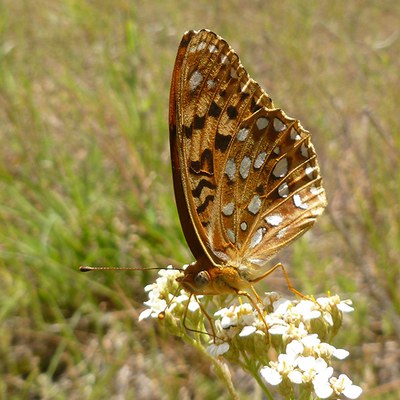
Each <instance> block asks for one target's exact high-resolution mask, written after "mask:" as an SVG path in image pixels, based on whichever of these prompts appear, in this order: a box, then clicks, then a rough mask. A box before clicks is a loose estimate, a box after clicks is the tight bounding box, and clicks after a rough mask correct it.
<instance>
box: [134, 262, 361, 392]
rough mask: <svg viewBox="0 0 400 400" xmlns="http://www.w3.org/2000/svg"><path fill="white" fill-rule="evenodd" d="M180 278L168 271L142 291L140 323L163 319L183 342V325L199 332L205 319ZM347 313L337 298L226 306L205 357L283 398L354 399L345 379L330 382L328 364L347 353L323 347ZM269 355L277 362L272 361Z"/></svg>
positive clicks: (272, 296)
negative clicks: (305, 394)
mask: <svg viewBox="0 0 400 400" xmlns="http://www.w3.org/2000/svg"><path fill="white" fill-rule="evenodd" d="M181 273H182V272H181V271H179V270H174V269H172V267H170V268H169V269H165V270H160V271H159V277H158V278H157V280H156V282H155V283H153V284H151V285H148V286H146V288H145V291H146V292H148V296H149V300H148V301H146V302H145V303H144V304H145V305H146V306H147V307H148V308H147V309H146V310H144V311H143V312H142V313H141V314H140V316H139V320H143V319H145V318H149V317H152V318H159V319H162V318H161V317H160V315H162V316H167V317H168V318H166V320H167V322H168V321H169V327H172V328H173V329H172V330H171V332H173V333H174V334H178V335H180V336H183V337H185V335H186V336H188V333H187V332H185V327H187V326H188V325H189V326H190V327H191V328H194V329H190V330H191V331H194V332H204V329H205V328H204V319H205V318H204V317H205V315H203V312H202V310H201V308H200V305H199V303H198V299H199V298H200V297H201V296H197V299H196V298H195V297H194V296H188V294H187V293H186V292H185V291H184V290H182V289H181V288H180V287H179V283H178V282H177V281H176V278H177V277H178V276H180V275H181ZM188 301H189V303H188ZM203 309H204V306H203ZM351 311H353V308H352V306H351V301H349V300H345V301H341V300H340V298H339V297H338V296H330V297H321V298H318V299H316V300H310V299H301V300H294V301H290V300H288V299H285V298H282V297H280V296H279V295H278V294H277V293H275V292H271V293H266V295H265V298H264V299H263V302H262V304H255V303H254V304H251V303H243V304H238V305H231V306H230V307H228V308H222V309H219V310H218V311H217V312H215V313H214V317H215V318H214V319H213V327H211V330H212V333H210V336H211V337H212V342H211V344H209V346H208V347H207V351H208V353H209V354H210V355H212V356H214V357H220V356H223V357H224V358H225V359H227V360H230V361H232V362H235V363H239V364H240V365H242V366H243V367H244V368H245V369H246V370H247V371H248V372H249V373H251V374H252V375H253V376H255V375H256V374H259V375H260V376H261V377H262V379H263V380H264V381H265V382H266V383H268V384H270V385H272V386H277V387H278V389H279V390H280V391H281V393H282V394H283V395H284V396H286V397H287V398H291V395H292V394H293V393H295V392H296V391H297V392H299V391H300V392H301V391H302V390H303V391H304V389H305V390H313V391H314V393H315V394H316V395H317V396H318V397H319V398H321V399H328V398H330V399H338V398H340V396H341V395H344V396H345V397H347V398H349V399H356V398H358V397H359V396H360V395H361V393H362V389H361V388H360V387H359V386H356V385H353V383H352V381H351V380H350V379H349V378H348V377H347V376H346V375H344V374H341V375H339V376H338V377H335V376H334V369H333V367H332V366H331V364H332V360H333V359H337V360H342V359H344V358H346V357H347V356H348V354H349V353H348V352H347V351H346V350H343V349H337V348H335V347H334V346H332V345H331V344H329V343H327V341H328V340H330V339H331V338H332V337H333V336H334V335H335V334H336V333H337V331H338V330H339V328H340V326H341V323H342V315H343V313H347V312H351ZM166 313H167V314H166ZM207 319H208V320H209V319H210V317H209V316H208V315H207ZM185 320H187V321H186V323H185V322H183V321H185ZM182 322H183V323H182ZM187 324H188V325H187ZM213 328H214V329H213ZM186 331H187V330H186ZM199 340H200V339H199ZM203 340H204V337H203ZM274 353H275V354H276V355H277V356H275V357H273V356H272V357H271V354H274ZM271 358H272V360H271ZM310 388H311V389H310ZM285 392H286V393H285Z"/></svg>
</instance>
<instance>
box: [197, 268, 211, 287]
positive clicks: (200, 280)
mask: <svg viewBox="0 0 400 400" xmlns="http://www.w3.org/2000/svg"><path fill="white" fill-rule="evenodd" d="M209 282H210V275H209V274H208V272H207V271H200V272H199V273H198V274H197V275H196V276H195V277H194V283H195V285H196V288H197V289H201V288H203V287H205V286H207V285H208V283H209Z"/></svg>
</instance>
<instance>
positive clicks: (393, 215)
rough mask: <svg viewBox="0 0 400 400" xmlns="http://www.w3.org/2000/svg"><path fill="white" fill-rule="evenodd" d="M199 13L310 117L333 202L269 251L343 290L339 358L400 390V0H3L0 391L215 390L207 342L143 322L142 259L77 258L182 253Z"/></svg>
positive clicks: (278, 283)
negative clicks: (172, 99) (188, 340)
mask: <svg viewBox="0 0 400 400" xmlns="http://www.w3.org/2000/svg"><path fill="white" fill-rule="evenodd" d="M200 28H209V29H211V30H213V31H215V32H216V33H218V34H220V35H221V36H223V37H224V38H225V39H227V41H228V42H229V43H230V44H231V45H232V46H233V48H234V49H235V50H237V51H238V53H239V55H240V56H241V59H242V62H243V64H244V66H245V67H246V68H247V70H248V71H249V73H250V74H251V75H252V76H253V77H254V78H255V79H256V80H257V81H258V82H259V83H260V84H261V85H262V86H263V87H264V88H265V89H266V91H267V92H268V93H269V94H270V95H271V97H272V98H273V99H274V102H275V104H276V105H277V106H279V107H282V108H283V109H284V110H285V111H286V113H287V114H288V115H290V116H292V117H296V118H299V119H300V120H301V122H302V124H303V126H304V127H305V128H306V129H308V130H310V131H311V132H312V134H313V143H314V144H315V147H316V149H317V152H318V155H319V160H320V165H321V170H322V175H323V177H324V182H325V187H326V191H327V194H328V200H329V206H328V209H327V212H326V213H325V214H324V215H323V216H322V217H321V218H320V219H319V221H318V223H317V224H316V226H315V227H314V229H312V231H311V232H309V233H308V234H307V235H306V236H305V237H303V238H302V239H300V240H298V241H297V242H296V243H295V244H294V245H293V246H291V247H290V248H289V249H287V250H285V251H283V252H282V253H281V254H280V255H279V258H278V259H279V260H280V261H283V262H284V263H285V264H286V266H287V268H288V271H289V274H290V276H291V277H292V279H293V281H294V284H295V287H296V288H297V289H299V290H301V291H302V292H303V293H312V294H315V295H320V294H322V295H323V294H326V292H327V291H330V292H331V293H338V294H340V295H341V297H342V298H351V299H353V301H354V304H355V308H356V311H355V312H354V313H353V314H351V315H349V316H347V317H346V319H345V324H346V327H345V329H344V330H343V331H342V333H341V334H340V335H339V337H337V338H336V341H335V342H334V344H335V345H336V346H337V347H344V348H346V349H348V350H349V351H350V352H351V356H350V357H349V359H347V360H346V361H344V362H343V361H342V362H340V364H341V365H340V368H341V369H342V371H343V372H345V373H347V374H349V375H350V376H351V377H352V379H353V380H354V382H355V383H356V384H360V385H361V386H363V388H364V390H365V394H364V397H363V398H365V399H398V393H399V391H400V379H399V370H400V346H399V339H400V315H399V314H400V294H399V293H400V292H399V290H398V287H399V284H400V273H399V272H400V267H399V263H400V261H399V259H400V250H399V249H400V206H399V203H400V202H399V200H400V174H399V153H400V132H399V117H398V113H399V106H400V79H399V71H400V57H399V54H400V3H398V2H394V1H380V2H377V1H372V0H370V1H361V0H355V1H351V2H347V1H336V2H319V1H306V2H304V1H288V0H283V1H280V2H272V1H248V2H243V1H238V0H237V1H235V0H228V1H224V0H221V1H219V2H208V1H204V0H199V1H196V2H194V1H193V2H184V1H182V0H177V1H170V2H168V1H160V0H159V1H152V2H150V1H149V2H145V1H136V2H135V1H126V0H115V1H105V0H92V1H84V0H58V1H55V0H37V1H29V0H28V1H24V0H3V1H2V2H1V3H0V35H1V39H0V138H1V146H0V338H1V340H0V360H1V361H0V399H175V398H180V399H216V398H218V399H227V398H228V397H227V396H228V395H227V394H226V392H225V390H224V388H223V387H222V385H221V384H220V383H218V381H216V379H215V377H214V375H213V372H212V370H211V368H210V365H209V363H208V362H207V361H206V360H205V359H203V358H202V357H200V356H199V355H198V354H196V353H195V352H194V351H193V350H192V349H190V348H186V347H185V346H184V345H183V344H182V342H181V341H180V340H179V339H176V338H174V337H170V336H169V335H167V334H166V333H165V332H163V330H162V329H161V327H160V326H159V324H158V323H157V321H144V322H141V323H138V322H137V316H138V314H139V312H140V311H141V310H142V309H143V305H142V302H143V301H144V299H145V295H144V293H143V287H144V285H145V284H146V283H149V282H151V281H152V279H153V278H154V275H155V274H154V272H153V271H146V272H119V273H92V274H80V273H79V272H78V267H79V265H85V264H87V265H108V266H116V265H119V266H136V267H139V266H140V267H163V266H166V265H167V264H169V263H170V262H174V263H178V264H183V263H186V262H191V261H192V256H191V254H190V252H189V250H188V247H187V245H186V243H185V240H184V237H183V234H182V232H181V228H180V225H179V221H178V216H177V211H176V208H175V202H174V197H173V190H172V181H171V174H170V160H169V143H168V126H167V116H168V95H169V85H170V78H171V73H172V67H173V63H174V59H175V55H176V50H177V46H178V44H179V42H180V39H181V36H182V34H183V32H184V31H186V30H188V29H200ZM258 290H259V291H260V293H262V291H263V290H279V291H282V292H283V293H285V291H286V286H285V282H284V279H283V278H282V276H280V274H279V273H278V274H275V276H273V277H270V278H268V279H266V280H265V281H264V282H262V283H261V285H260V286H259V287H258ZM233 374H234V382H235V385H236V387H237V388H238V390H239V392H240V393H241V398H243V399H256V398H257V390H255V389H254V384H253V382H252V381H251V380H249V379H248V378H247V377H246V376H244V375H243V373H241V371H240V370H236V369H233Z"/></svg>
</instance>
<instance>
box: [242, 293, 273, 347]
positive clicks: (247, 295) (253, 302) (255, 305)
mask: <svg viewBox="0 0 400 400" xmlns="http://www.w3.org/2000/svg"><path fill="white" fill-rule="evenodd" d="M251 289H252V291H253V293H254V294H255V296H256V298H257V301H258V302H259V303H260V304H262V300H261V299H260V297H259V296H258V294H257V292H256V291H255V289H254V287H253V286H251ZM237 294H238V295H239V296H246V297H247V298H248V299H249V301H250V303H251V305H252V306H253V307H254V309H255V310H256V311H257V313H258V315H259V316H260V319H261V321H262V322H263V324H264V326H265V330H266V334H267V342H269V335H268V324H267V321H265V318H264V315H263V313H262V312H261V309H260V307H259V306H258V304H257V303H256V302H255V301H254V299H253V298H252V297H251V296H250V294H249V293H247V292H245V291H244V290H239V291H238V292H237Z"/></svg>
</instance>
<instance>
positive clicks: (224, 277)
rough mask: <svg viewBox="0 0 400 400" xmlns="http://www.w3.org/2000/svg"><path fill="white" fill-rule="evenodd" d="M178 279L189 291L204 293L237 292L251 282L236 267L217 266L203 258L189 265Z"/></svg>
mask: <svg viewBox="0 0 400 400" xmlns="http://www.w3.org/2000/svg"><path fill="white" fill-rule="evenodd" d="M177 280H178V282H179V283H180V284H181V285H182V287H183V288H184V289H185V290H186V291H187V292H189V293H192V294H203V295H215V294H235V293H237V292H238V291H240V290H242V289H244V288H246V287H248V286H249V284H250V283H249V281H247V280H246V279H244V278H243V277H242V276H241V274H240V273H239V270H238V269H237V268H236V267H234V266H227V265H224V266H215V265H213V264H211V263H210V261H209V260H206V261H204V260H203V259H200V260H197V261H196V262H195V263H194V264H191V265H189V266H188V267H187V268H186V269H185V271H184V275H183V276H181V277H179V278H178V279H177Z"/></svg>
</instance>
